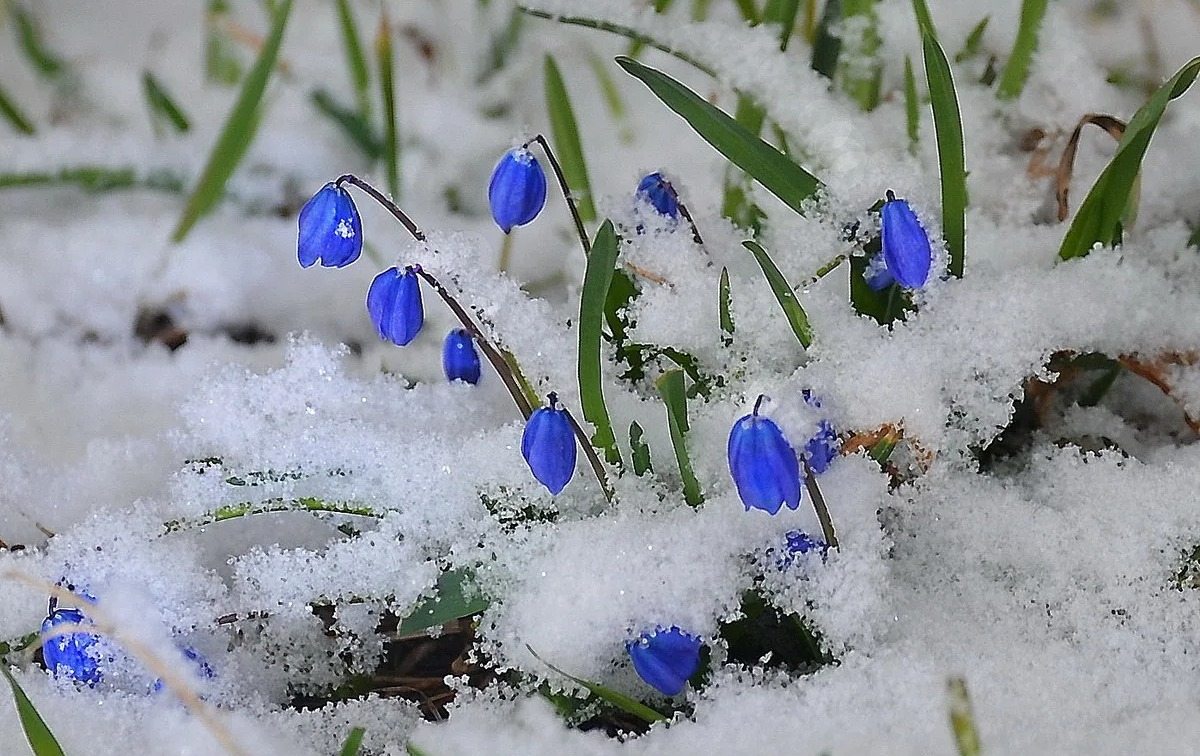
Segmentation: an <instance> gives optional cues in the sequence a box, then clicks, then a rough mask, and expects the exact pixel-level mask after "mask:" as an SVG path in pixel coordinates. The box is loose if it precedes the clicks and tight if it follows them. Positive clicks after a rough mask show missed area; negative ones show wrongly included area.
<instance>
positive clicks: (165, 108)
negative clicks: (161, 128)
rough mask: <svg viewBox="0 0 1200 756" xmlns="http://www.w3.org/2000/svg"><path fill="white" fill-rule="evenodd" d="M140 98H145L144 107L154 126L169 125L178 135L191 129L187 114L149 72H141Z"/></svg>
mask: <svg viewBox="0 0 1200 756" xmlns="http://www.w3.org/2000/svg"><path fill="white" fill-rule="evenodd" d="M142 96H143V97H145V98H146V107H148V108H150V116H151V117H152V118H153V120H154V122H155V124H159V123H167V124H170V125H171V128H173V129H175V131H176V132H178V133H180V134H182V133H185V132H186V131H187V130H188V129H190V128H192V123H191V121H190V120H188V117H187V114H186V113H184V112H183V109H182V108H180V107H179V105H177V104H176V103H175V99H174V98H173V97H171V95H170V94H169V93H168V92H167V90H166V88H165V87H164V86H163V85H162V83H161V82H160V81H159V80H158V78H157V77H156V76H155V75H154V74H152V73H150V71H149V70H145V71H142Z"/></svg>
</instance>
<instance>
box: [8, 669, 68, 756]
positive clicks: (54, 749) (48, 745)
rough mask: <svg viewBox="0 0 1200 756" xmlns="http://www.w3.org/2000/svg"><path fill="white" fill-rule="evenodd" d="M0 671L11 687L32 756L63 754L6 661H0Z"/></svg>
mask: <svg viewBox="0 0 1200 756" xmlns="http://www.w3.org/2000/svg"><path fill="white" fill-rule="evenodd" d="M0 673H3V674H4V677H5V679H6V680H8V684H9V686H10V687H11V688H12V694H13V699H14V700H15V701H16V704H17V718H18V719H20V721H21V729H22V730H24V731H25V740H27V741H28V742H29V749H30V750H31V751H33V753H34V756H65V754H64V753H63V749H62V746H60V745H59V744H58V740H57V739H55V737H54V733H52V732H51V731H50V728H49V727H48V726H47V725H46V720H44V719H42V715H41V714H39V713H38V710H37V709H36V708H34V706H33V702H32V701H30V700H29V696H27V695H25V691H24V690H22V689H21V686H20V684H18V683H17V679H16V678H15V677H13V675H12V672H9V671H8V663H7V662H2V661H0Z"/></svg>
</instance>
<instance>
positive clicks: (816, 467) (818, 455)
mask: <svg viewBox="0 0 1200 756" xmlns="http://www.w3.org/2000/svg"><path fill="white" fill-rule="evenodd" d="M802 393H803V396H804V401H805V402H807V403H808V404H809V406H811V407H814V408H816V409H821V401H820V400H819V399H817V397H816V396H815V395H814V394H813V392H812V391H810V390H809V389H804V391H803V392H802ZM841 446H842V441H841V439H840V438H838V434H837V429H835V428H834V427H833V425H832V424H831V423H830V422H829V421H828V420H821V424H820V425H819V426H818V428H817V433H816V435H814V436H813V437H812V438H810V439H809V440H808V443H807V444H805V445H804V459H805V460H806V461H807V462H808V468H809V469H810V470H812V471H813V475H820V474H821V473H823V472H825V471H826V470H828V469H829V466H830V465H832V464H833V461H834V460H835V459H837V458H838V452H839V450H840V449H841Z"/></svg>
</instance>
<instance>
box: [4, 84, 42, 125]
mask: <svg viewBox="0 0 1200 756" xmlns="http://www.w3.org/2000/svg"><path fill="white" fill-rule="evenodd" d="M0 115H2V116H4V120H6V121H8V124H9V125H10V126H12V127H13V130H14V131H16V132H17V133H19V134H26V135H28V134H32V133H34V131H35V129H34V128H33V122H32V121H30V120H29V117H28V116H26V115H25V113H23V112H22V111H21V109H20V108H19V107H17V104H16V102H14V101H13V99H12V97H11V96H10V95H9V94H8V92H7V91H5V89H4V88H3V87H0Z"/></svg>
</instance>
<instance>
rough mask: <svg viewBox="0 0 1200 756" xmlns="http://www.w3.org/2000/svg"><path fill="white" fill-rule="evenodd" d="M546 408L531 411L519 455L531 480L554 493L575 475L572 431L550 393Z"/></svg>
mask: <svg viewBox="0 0 1200 756" xmlns="http://www.w3.org/2000/svg"><path fill="white" fill-rule="evenodd" d="M549 400H550V401H549V406H546V407H542V408H541V409H538V410H535V411H534V413H533V414H532V415H530V416H529V421H528V422H526V423H525V432H524V433H523V434H522V435H521V454H522V455H523V456H524V457H525V461H526V462H528V463H529V469H530V470H532V471H533V477H535V478H537V479H538V480H539V481H541V483H542V485H544V486H545V487H546V488H548V489H550V493H552V494H557V493H558V492H559V491H562V490H563V488H565V487H566V485H567V483H569V482H570V480H571V476H572V475H574V474H575V454H576V449H575V432H574V430H573V429H572V428H571V421H570V419H568V418H567V411H566V410H564V409H562V408H560V407H558V406H557V404H558V397H557V396H556V395H555V394H554V393H551V394H550V396H549Z"/></svg>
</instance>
